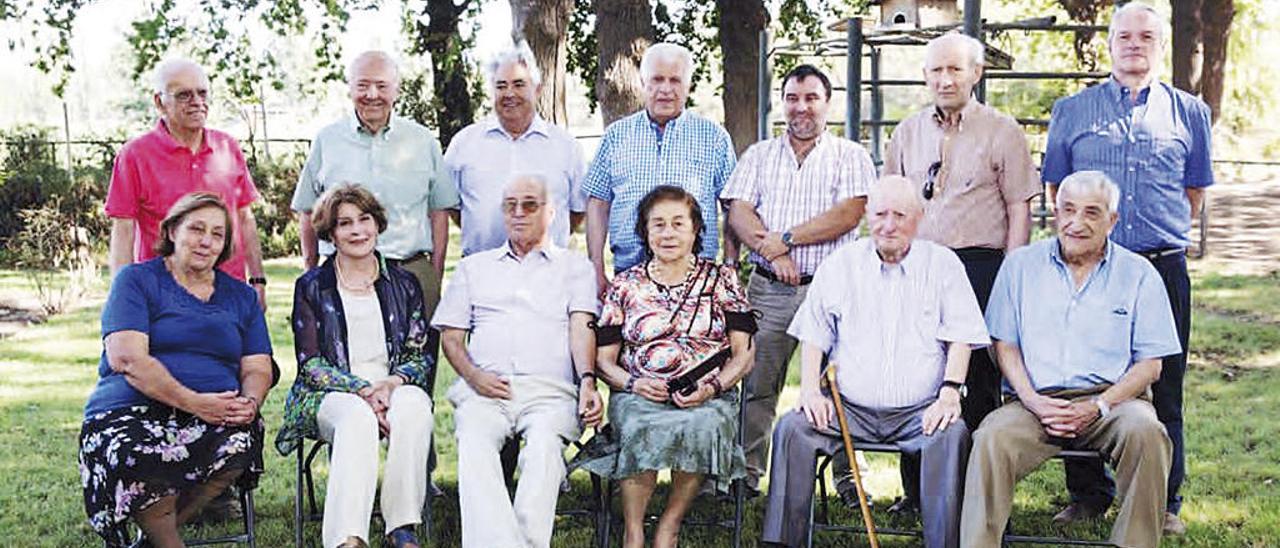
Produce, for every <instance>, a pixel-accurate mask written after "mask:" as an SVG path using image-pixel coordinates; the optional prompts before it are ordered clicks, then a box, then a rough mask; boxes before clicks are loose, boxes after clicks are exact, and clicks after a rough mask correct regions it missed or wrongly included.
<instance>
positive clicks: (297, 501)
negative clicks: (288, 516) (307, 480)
mask: <svg viewBox="0 0 1280 548" xmlns="http://www.w3.org/2000/svg"><path fill="white" fill-rule="evenodd" d="M297 451H298V467H297V470H296V472H297V473H296V477H295V478H294V482H293V545H294V548H302V530H303V529H305V528H306V525H307V524H306V518H304V517H303V515H302V509H303V507H302V504H303V502H302V497H303V493H302V482H303V481H304V480H303V478H302V468H303V466H304V463H303V461H304V460H305V457H304V456H303V455H302V454H303V453H306V443H303V444H301V445H299V446H298V449H297Z"/></svg>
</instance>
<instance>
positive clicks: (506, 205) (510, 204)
mask: <svg viewBox="0 0 1280 548" xmlns="http://www.w3.org/2000/svg"><path fill="white" fill-rule="evenodd" d="M544 203H546V202H543V201H541V200H503V201H502V211H503V212H504V213H506V214H507V215H514V214H515V212H516V208H519V209H520V211H521V212H522V213H524V214H525V215H531V214H534V213H537V212H538V210H539V209H542V204H544Z"/></svg>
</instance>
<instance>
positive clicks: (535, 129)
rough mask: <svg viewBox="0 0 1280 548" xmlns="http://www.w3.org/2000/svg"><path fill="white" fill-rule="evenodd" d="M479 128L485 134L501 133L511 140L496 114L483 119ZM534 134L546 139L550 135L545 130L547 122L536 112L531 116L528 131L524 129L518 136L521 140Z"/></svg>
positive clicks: (546, 129)
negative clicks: (482, 129) (481, 128)
mask: <svg viewBox="0 0 1280 548" xmlns="http://www.w3.org/2000/svg"><path fill="white" fill-rule="evenodd" d="M481 127H483V128H484V131H485V133H489V132H494V131H496V132H498V133H501V134H502V135H503V136H505V137H506V138H507V139H510V138H511V133H509V132H507V128H504V127H502V122H500V121H498V115H496V114H494V115H490V116H489V117H487V118H485V120H484V125H483V126H481ZM535 133H536V134H538V135H542V136H543V137H548V136H550V135H551V133H550V131H549V130H548V128H547V121H546V120H544V119H543V118H542V116H541V115H539V114H538V113H536V112H535V113H534V114H533V122H531V123H530V124H529V129H526V130H525V131H524V133H523V134H521V135H520V138H521V139H523V138H525V137H526V136H528V135H530V134H535Z"/></svg>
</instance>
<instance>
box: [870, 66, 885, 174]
mask: <svg viewBox="0 0 1280 548" xmlns="http://www.w3.org/2000/svg"><path fill="white" fill-rule="evenodd" d="M878 80H880V48H878V47H875V46H872V47H871V120H873V121H874V122H880V120H881V118H883V117H884V95H883V94H882V93H881V90H880V84H878V83H876V82H877V81H878ZM883 135H884V125H882V124H879V123H873V124H871V159H872V160H873V161H875V163H876V164H877V165H879V164H880V161H881V156H882V155H881V154H880V141H881V139H882V136H883Z"/></svg>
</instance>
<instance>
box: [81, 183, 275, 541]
mask: <svg viewBox="0 0 1280 548" xmlns="http://www.w3.org/2000/svg"><path fill="white" fill-rule="evenodd" d="M230 220H231V219H230V217H229V212H228V210H227V206H226V204H224V203H223V202H222V199H221V198H219V197H218V196H217V195H216V194H211V193H207V192H195V193H191V194H187V195H185V196H183V197H182V198H179V199H178V201H177V202H175V203H174V204H173V207H172V208H170V209H169V213H168V215H166V216H165V219H164V221H163V222H161V223H160V239H159V241H158V243H157V249H156V252H157V253H158V254H159V255H160V256H159V257H157V258H155V259H151V260H149V261H146V262H142V263H137V264H132V265H129V266H126V267H124V268H122V269H121V270H120V272H119V273H118V274H117V275H116V278H115V281H114V282H113V283H112V285H111V291H110V293H108V294H107V303H106V305H104V306H103V308H102V335H103V346H104V349H103V352H102V359H101V361H100V362H99V365H98V375H99V379H98V384H97V386H96V387H95V388H94V390H93V393H92V394H90V395H89V401H88V403H87V404H86V405H85V412H84V415H85V419H84V425H83V426H82V427H81V430H80V478H81V482H82V484H83V487H84V506H85V511H86V512H87V513H88V515H89V524H90V525H91V526H92V527H93V529H94V531H96V532H97V533H98V534H99V535H100V536H102V538H103V539H104V540H105V541H106V544H107V546H127V545H128V544H129V531H128V527H129V524H128V520H129V519H130V518H132V519H133V520H135V521H136V522H137V523H138V525H139V526H140V527H141V528H142V531H143V534H144V535H146V541H145V542H147V543H149V544H147V545H150V546H157V547H180V546H183V543H182V539H181V538H180V537H179V535H178V527H179V526H181V525H182V524H184V523H186V522H188V521H190V520H191V518H192V517H194V516H195V515H196V513H197V512H199V511H200V509H201V508H202V507H203V506H204V505H205V504H206V503H207V502H209V500H210V499H212V498H213V497H215V496H217V495H218V494H219V493H221V492H222V491H224V490H225V489H226V488H227V487H228V486H229V485H231V483H232V482H233V481H235V480H236V479H237V478H239V479H241V480H249V481H252V480H253V479H255V478H256V477H257V475H258V474H259V473H261V471H262V420H261V419H260V418H259V415H258V408H259V407H260V406H261V404H262V400H263V398H265V397H266V395H267V390H269V389H270V385H271V340H270V338H269V337H268V335H267V324H266V321H265V320H264V319H263V317H262V309H261V308H259V307H258V296H257V293H255V292H254V290H253V288H251V287H249V286H248V285H245V284H244V282H241V281H239V280H236V279H235V278H232V277H231V276H229V275H227V274H225V273H223V272H221V271H219V270H218V269H217V268H216V267H217V266H218V265H219V264H221V263H222V262H223V261H226V260H227V258H228V257H229V256H230V255H231V247H232V245H231V242H232V241H234V240H233V238H234V237H235V235H234V234H232V230H231V222H230Z"/></svg>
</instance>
